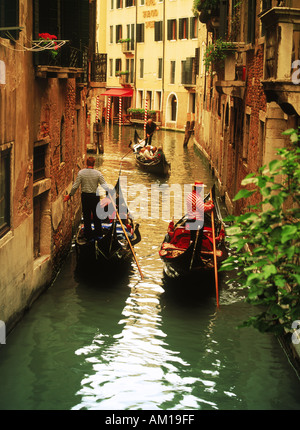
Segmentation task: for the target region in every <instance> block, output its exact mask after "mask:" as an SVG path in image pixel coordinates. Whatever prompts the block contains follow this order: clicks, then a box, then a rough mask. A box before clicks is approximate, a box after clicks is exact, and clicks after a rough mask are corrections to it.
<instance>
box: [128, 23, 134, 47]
mask: <svg viewBox="0 0 300 430" xmlns="http://www.w3.org/2000/svg"><path fill="white" fill-rule="evenodd" d="M126 28H127V39H129V41H128V42H127V45H126V50H127V51H133V50H134V24H127V26H126Z"/></svg>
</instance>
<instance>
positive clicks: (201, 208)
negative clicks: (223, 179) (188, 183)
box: [186, 181, 214, 241]
mask: <svg viewBox="0 0 300 430" xmlns="http://www.w3.org/2000/svg"><path fill="white" fill-rule="evenodd" d="M203 187H204V184H203V182H198V181H196V182H195V183H194V185H193V188H192V191H191V192H190V193H189V194H188V196H187V200H186V205H187V217H188V219H187V220H186V228H187V229H189V230H190V233H191V240H192V241H193V240H195V239H196V235H197V230H201V228H202V227H203V223H204V213H205V212H210V211H212V210H213V208H214V204H213V202H212V201H211V200H209V201H208V202H207V203H204V201H203V197H202V196H201V195H203Z"/></svg>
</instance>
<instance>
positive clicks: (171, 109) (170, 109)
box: [167, 93, 178, 122]
mask: <svg viewBox="0 0 300 430" xmlns="http://www.w3.org/2000/svg"><path fill="white" fill-rule="evenodd" d="M177 104H178V101H177V96H176V94H175V93H171V94H169V97H168V100H167V121H172V122H176V120H177Z"/></svg>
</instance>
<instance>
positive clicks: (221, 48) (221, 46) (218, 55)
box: [203, 38, 235, 70]
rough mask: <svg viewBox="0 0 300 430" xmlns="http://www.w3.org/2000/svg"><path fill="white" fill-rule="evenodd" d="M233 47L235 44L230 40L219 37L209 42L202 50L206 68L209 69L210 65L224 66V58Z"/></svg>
mask: <svg viewBox="0 0 300 430" xmlns="http://www.w3.org/2000/svg"><path fill="white" fill-rule="evenodd" d="M234 49H235V46H234V44H233V43H231V42H225V41H224V40H222V39H221V38H219V39H217V40H216V41H215V42H213V43H209V44H208V45H207V47H206V50H205V52H204V59H203V62H204V65H205V68H206V70H208V69H209V67H210V66H211V65H218V66H221V67H222V66H223V67H224V60H225V58H226V57H227V55H228V54H229V52H232V51H233V50H234Z"/></svg>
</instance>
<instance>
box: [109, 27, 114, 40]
mask: <svg viewBox="0 0 300 430" xmlns="http://www.w3.org/2000/svg"><path fill="white" fill-rule="evenodd" d="M113 42H114V26H113V25H111V26H110V27H109V43H113Z"/></svg>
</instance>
